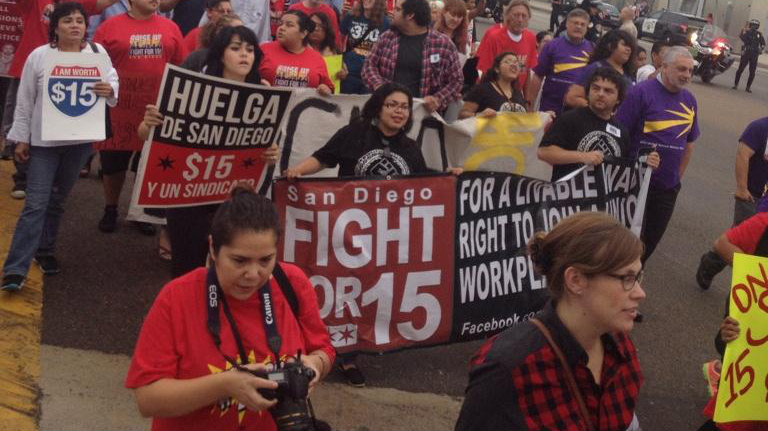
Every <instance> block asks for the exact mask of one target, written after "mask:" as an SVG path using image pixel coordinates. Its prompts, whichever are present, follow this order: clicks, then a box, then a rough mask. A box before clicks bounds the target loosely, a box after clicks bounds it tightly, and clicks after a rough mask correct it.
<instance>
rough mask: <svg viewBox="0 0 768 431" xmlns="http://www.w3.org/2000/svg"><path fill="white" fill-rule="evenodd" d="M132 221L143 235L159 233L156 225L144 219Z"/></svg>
mask: <svg viewBox="0 0 768 431" xmlns="http://www.w3.org/2000/svg"><path fill="white" fill-rule="evenodd" d="M132 223H133V225H134V226H135V227H136V229H138V230H139V232H141V233H142V234H143V235H146V236H154V235H155V234H156V233H157V229H155V225H153V224H151V223H144V222H143V221H135V222H132Z"/></svg>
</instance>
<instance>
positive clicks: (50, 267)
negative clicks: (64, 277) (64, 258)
mask: <svg viewBox="0 0 768 431" xmlns="http://www.w3.org/2000/svg"><path fill="white" fill-rule="evenodd" d="M34 262H35V263H36V264H37V266H39V267H40V271H43V274H45V275H56V274H58V273H59V272H60V271H61V268H59V261H58V260H56V258H55V257H54V256H35V259H34Z"/></svg>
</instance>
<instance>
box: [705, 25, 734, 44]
mask: <svg viewBox="0 0 768 431" xmlns="http://www.w3.org/2000/svg"><path fill="white" fill-rule="evenodd" d="M715 39H725V40H726V41H728V35H727V34H726V33H725V32H724V31H723V29H721V28H720V27H718V26H716V25H714V24H707V25H705V26H704V28H702V29H701V32H700V33H699V41H700V43H701V44H707V43H709V42H711V41H713V40H715Z"/></svg>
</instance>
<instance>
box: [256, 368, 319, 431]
mask: <svg viewBox="0 0 768 431" xmlns="http://www.w3.org/2000/svg"><path fill="white" fill-rule="evenodd" d="M299 359H300V358H297V360H296V362H281V363H280V364H279V365H278V367H277V368H276V369H275V370H274V371H253V370H246V369H244V370H245V371H247V372H249V373H251V374H253V375H254V376H256V377H261V378H262V379H267V380H270V381H273V382H277V389H264V388H262V389H259V390H258V391H259V393H260V394H261V395H262V396H263V397H264V398H266V399H268V400H275V399H276V400H277V404H276V405H275V406H274V407H272V408H271V409H269V411H270V413H271V414H272V419H274V420H275V423H276V424H277V429H278V430H279V431H314V430H315V420H314V415H313V414H312V412H311V408H310V407H309V405H308V404H307V397H308V396H309V382H311V381H312V379H314V378H315V371H314V370H312V369H311V368H308V367H305V366H304V365H302V363H301V361H300V360H299Z"/></svg>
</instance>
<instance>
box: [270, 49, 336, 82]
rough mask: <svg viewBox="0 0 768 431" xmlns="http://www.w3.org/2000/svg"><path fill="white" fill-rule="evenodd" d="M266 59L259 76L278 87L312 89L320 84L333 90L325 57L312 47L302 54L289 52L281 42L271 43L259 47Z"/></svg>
mask: <svg viewBox="0 0 768 431" xmlns="http://www.w3.org/2000/svg"><path fill="white" fill-rule="evenodd" d="M259 47H260V48H261V50H262V52H264V57H262V59H261V64H260V65H259V76H261V78H262V79H266V80H267V81H269V83H270V84H272V85H274V86H276V87H294V88H295V87H310V88H317V87H318V86H319V85H320V84H325V85H327V86H328V87H329V88H330V89H331V90H333V89H334V88H333V82H332V81H331V78H329V77H328V66H326V64H325V60H324V59H323V56H322V55H321V54H320V53H319V52H317V51H315V50H314V49H312V48H310V47H306V48H304V52H302V53H301V54H294V53H292V52H288V51H286V50H285V48H283V47H282V46H280V43H279V42H269V43H265V44H262V45H260V46H259Z"/></svg>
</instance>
